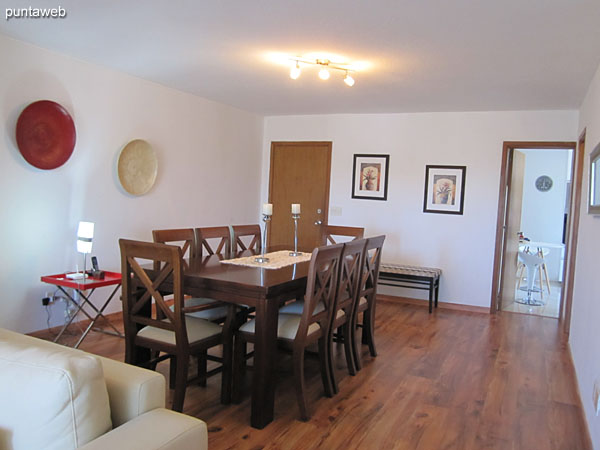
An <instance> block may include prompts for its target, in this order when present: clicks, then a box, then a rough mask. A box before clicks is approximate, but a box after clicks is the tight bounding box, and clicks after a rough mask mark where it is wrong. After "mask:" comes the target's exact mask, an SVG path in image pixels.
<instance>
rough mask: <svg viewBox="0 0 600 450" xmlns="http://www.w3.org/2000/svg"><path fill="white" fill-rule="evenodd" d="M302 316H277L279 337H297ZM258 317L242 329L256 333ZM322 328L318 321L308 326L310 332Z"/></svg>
mask: <svg viewBox="0 0 600 450" xmlns="http://www.w3.org/2000/svg"><path fill="white" fill-rule="evenodd" d="M301 318H302V316H299V315H297V314H279V317H278V318H277V337H278V338H279V339H289V340H293V339H294V338H295V337H296V332H297V331H298V326H299V325H300V319H301ZM255 326H256V319H252V320H249V321H248V322H246V323H245V324H244V325H242V326H241V327H240V331H243V332H245V333H252V334H254V330H255ZM320 329H321V327H320V326H319V324H318V323H312V324H310V325H309V327H308V334H309V335H311V334H312V333H316V332H318V331H319V330H320Z"/></svg>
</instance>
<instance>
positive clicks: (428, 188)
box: [423, 165, 467, 214]
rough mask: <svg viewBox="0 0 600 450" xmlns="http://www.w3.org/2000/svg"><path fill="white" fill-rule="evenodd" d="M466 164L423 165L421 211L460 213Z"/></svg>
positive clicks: (462, 203) (463, 195)
mask: <svg viewBox="0 0 600 450" xmlns="http://www.w3.org/2000/svg"><path fill="white" fill-rule="evenodd" d="M466 174H467V167H466V166H434V165H428V166H425V198H424V199H423V212H426V213H436V214H462V213H463V205H464V200H465V178H466Z"/></svg>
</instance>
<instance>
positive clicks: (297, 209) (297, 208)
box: [292, 203, 300, 214]
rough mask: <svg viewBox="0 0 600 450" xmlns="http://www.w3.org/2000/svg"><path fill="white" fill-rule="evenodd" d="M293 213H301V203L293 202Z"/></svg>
mask: <svg viewBox="0 0 600 450" xmlns="http://www.w3.org/2000/svg"><path fill="white" fill-rule="evenodd" d="M292 214H300V203H292Z"/></svg>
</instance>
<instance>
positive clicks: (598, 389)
mask: <svg viewBox="0 0 600 450" xmlns="http://www.w3.org/2000/svg"><path fill="white" fill-rule="evenodd" d="M592 400H593V401H594V409H595V411H596V415H598V414H600V378H598V379H596V381H595V382H594V391H593V394H592Z"/></svg>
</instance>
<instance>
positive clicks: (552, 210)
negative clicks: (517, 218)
mask: <svg viewBox="0 0 600 450" xmlns="http://www.w3.org/2000/svg"><path fill="white" fill-rule="evenodd" d="M521 151H522V153H524V154H525V155H526V157H525V176H524V178H523V211H522V213H521V230H522V231H523V233H525V236H527V237H528V238H530V239H531V240H532V241H541V242H552V243H554V244H560V243H562V234H563V221H564V214H565V200H566V197H567V166H568V158H569V157H570V154H569V150H521ZM541 175H547V176H549V177H550V178H552V180H553V184H552V188H551V189H550V190H549V191H546V192H540V191H539V190H538V189H537V188H536V187H535V181H536V180H537V178H538V177H539V176H541Z"/></svg>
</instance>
